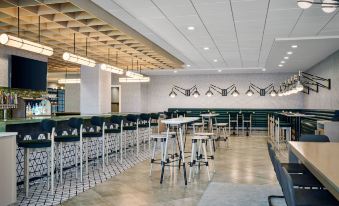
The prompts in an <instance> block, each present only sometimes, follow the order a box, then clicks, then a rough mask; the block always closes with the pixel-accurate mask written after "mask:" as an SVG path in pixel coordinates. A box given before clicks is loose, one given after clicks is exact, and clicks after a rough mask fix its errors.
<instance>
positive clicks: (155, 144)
mask: <svg viewBox="0 0 339 206" xmlns="http://www.w3.org/2000/svg"><path fill="white" fill-rule="evenodd" d="M156 147H157V139H154V142H153V152H152V158H151V168H150V170H149V176H151V175H152V168H153V162H154V158H155V149H156Z"/></svg>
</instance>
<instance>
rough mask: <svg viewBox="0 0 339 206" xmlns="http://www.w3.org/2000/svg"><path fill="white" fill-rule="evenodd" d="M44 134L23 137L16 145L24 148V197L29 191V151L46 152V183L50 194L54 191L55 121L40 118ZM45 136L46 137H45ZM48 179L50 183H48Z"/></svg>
mask: <svg viewBox="0 0 339 206" xmlns="http://www.w3.org/2000/svg"><path fill="white" fill-rule="evenodd" d="M40 126H41V130H42V132H43V134H44V135H39V137H38V139H32V138H31V137H29V138H24V139H23V140H21V141H19V142H18V147H22V148H24V173H25V174H24V183H25V184H24V185H25V193H26V197H28V191H29V163H30V162H29V156H30V152H35V151H40V152H41V151H46V153H47V184H48V187H49V186H50V192H51V194H53V193H54V135H55V134H54V133H55V127H56V122H55V121H53V120H47V119H45V120H42V121H41V123H40ZM46 136H47V138H46ZM49 181H51V184H50V185H49Z"/></svg>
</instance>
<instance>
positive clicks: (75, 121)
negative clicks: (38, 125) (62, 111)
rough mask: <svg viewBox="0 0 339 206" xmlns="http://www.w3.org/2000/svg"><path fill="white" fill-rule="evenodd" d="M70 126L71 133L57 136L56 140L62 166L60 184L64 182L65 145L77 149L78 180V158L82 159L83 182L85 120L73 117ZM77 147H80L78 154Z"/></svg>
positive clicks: (76, 172)
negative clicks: (83, 129)
mask: <svg viewBox="0 0 339 206" xmlns="http://www.w3.org/2000/svg"><path fill="white" fill-rule="evenodd" d="M67 124H68V126H69V127H70V128H71V130H70V131H68V133H66V134H60V135H57V136H56V137H55V138H54V140H55V143H56V147H59V158H60V159H59V166H60V168H59V169H60V177H59V178H60V182H61V183H62V182H63V171H62V170H63V160H64V156H63V147H64V146H65V145H70V144H72V145H74V148H75V154H74V158H75V176H76V178H78V158H79V157H80V181H81V182H82V180H83V177H82V162H83V160H82V155H83V144H82V143H83V141H82V140H83V139H82V127H83V119H82V118H75V117H72V118H70V119H69V120H68V123H67ZM77 146H79V150H80V152H79V153H78V149H77Z"/></svg>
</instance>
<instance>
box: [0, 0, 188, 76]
mask: <svg viewBox="0 0 339 206" xmlns="http://www.w3.org/2000/svg"><path fill="white" fill-rule="evenodd" d="M18 2H19V14H20V15H19V17H20V18H19V19H20V21H19V22H20V24H19V28H20V30H19V35H20V37H21V38H24V39H27V40H31V41H34V42H39V16H40V42H41V44H44V45H46V46H50V47H52V48H54V54H53V56H51V57H49V64H48V70H49V71H50V72H64V71H66V69H67V70H68V71H79V68H80V66H79V65H76V64H70V63H67V62H65V61H63V59H62V53H63V52H65V51H68V52H73V51H74V34H75V53H76V54H77V55H81V56H86V42H87V57H88V58H91V59H94V60H95V61H96V62H97V63H109V64H111V65H115V66H118V67H120V68H123V69H125V68H127V67H128V68H129V69H132V68H133V69H137V68H140V67H141V69H171V68H180V67H181V66H182V64H183V63H182V62H181V61H180V60H178V59H175V61H173V56H171V55H170V54H168V55H169V56H170V58H168V57H167V56H164V55H160V54H159V53H158V52H156V51H154V50H153V49H152V47H151V46H148V45H146V44H143V43H141V42H140V41H138V40H136V39H135V38H132V37H130V36H129V35H127V34H125V33H123V32H121V31H119V30H118V29H117V28H115V27H114V26H113V25H109V24H107V23H105V22H104V21H102V20H100V19H98V18H96V17H95V16H93V15H91V14H90V13H88V12H87V11H84V10H82V9H81V8H79V7H77V6H75V5H74V4H72V3H71V2H69V1H65V0H45V1H42V0H21V1H16V0H1V1H0V32H2V33H8V34H11V35H15V36H17V34H18V7H17V6H18V4H17V3H18ZM164 52H165V53H167V52H166V51H162V53H164ZM117 56H118V58H116V57H117ZM117 60H118V61H117Z"/></svg>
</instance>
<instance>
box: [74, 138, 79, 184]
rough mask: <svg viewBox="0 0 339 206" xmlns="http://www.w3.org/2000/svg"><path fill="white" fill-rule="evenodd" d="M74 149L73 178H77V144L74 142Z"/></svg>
mask: <svg viewBox="0 0 339 206" xmlns="http://www.w3.org/2000/svg"><path fill="white" fill-rule="evenodd" d="M74 150H75V154H74V159H75V178H76V179H78V147H77V144H76V143H75V144H74Z"/></svg>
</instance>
